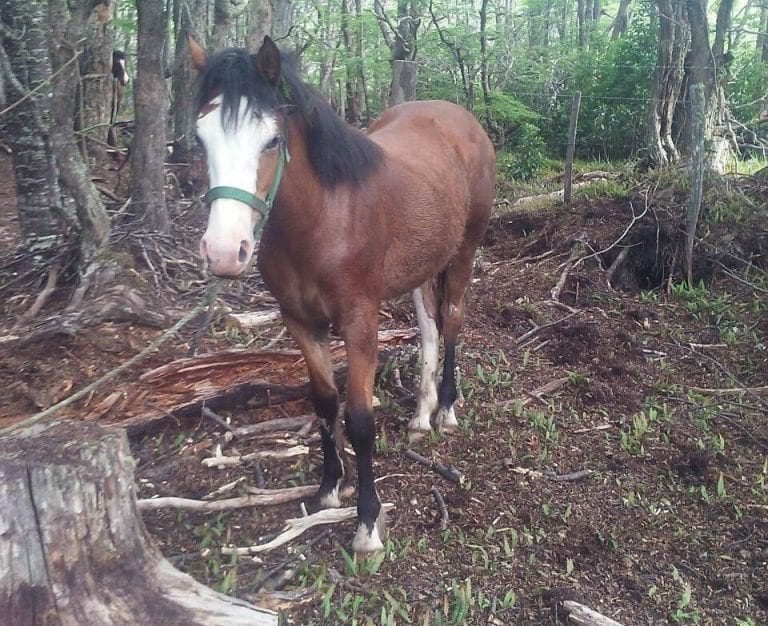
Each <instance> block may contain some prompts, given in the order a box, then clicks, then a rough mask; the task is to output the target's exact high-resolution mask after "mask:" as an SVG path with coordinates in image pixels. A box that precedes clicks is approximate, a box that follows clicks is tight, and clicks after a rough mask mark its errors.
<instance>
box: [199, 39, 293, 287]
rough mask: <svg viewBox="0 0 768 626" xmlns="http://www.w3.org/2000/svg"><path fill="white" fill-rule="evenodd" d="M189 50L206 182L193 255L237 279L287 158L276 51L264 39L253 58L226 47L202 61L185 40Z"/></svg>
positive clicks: (201, 53) (219, 273)
mask: <svg viewBox="0 0 768 626" xmlns="http://www.w3.org/2000/svg"><path fill="white" fill-rule="evenodd" d="M189 54H190V58H191V60H192V64H193V65H194V67H195V68H196V69H197V70H198V72H200V89H199V94H198V116H197V122H196V133H197V138H198V140H199V141H200V143H201V144H202V146H203V148H204V149H205V153H206V156H207V160H208V177H209V184H210V189H209V191H208V193H207V194H206V195H205V201H206V203H207V204H208V205H209V206H210V213H209V217H208V227H207V229H206V231H205V234H204V235H203V238H202V239H201V241H200V254H201V255H202V257H203V259H205V261H206V262H207V263H208V265H209V267H210V269H211V271H212V272H213V273H214V274H216V275H217V276H224V277H228V278H237V277H240V276H242V275H243V273H244V272H245V271H246V269H247V268H248V266H249V264H250V262H251V259H252V257H253V251H254V248H255V245H256V238H257V231H259V230H260V229H261V228H262V227H263V226H264V222H265V221H266V219H267V215H268V213H269V211H270V209H271V208H272V203H273V202H274V200H275V196H276V195H277V188H278V185H279V183H280V178H281V176H282V172H283V167H284V165H285V164H286V162H287V160H288V152H287V147H286V144H285V138H284V136H283V130H282V116H281V114H280V112H279V106H280V104H281V100H280V92H279V85H280V82H281V60H280V52H279V50H278V48H277V46H276V45H275V44H274V42H273V41H272V40H271V39H270V38H269V37H265V39H264V43H263V44H262V46H261V48H260V49H259V51H258V53H257V54H255V55H251V54H248V53H247V52H246V51H245V50H242V49H229V50H224V51H222V52H219V53H217V54H215V55H213V56H212V57H210V58H208V56H207V55H206V54H205V52H204V51H203V49H202V48H201V47H200V46H199V45H198V44H197V42H195V41H194V40H193V39H191V38H190V41H189Z"/></svg>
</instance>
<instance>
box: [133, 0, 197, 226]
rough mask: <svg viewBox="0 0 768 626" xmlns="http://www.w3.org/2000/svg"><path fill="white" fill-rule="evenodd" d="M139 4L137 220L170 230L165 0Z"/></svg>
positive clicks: (135, 158) (135, 95) (135, 161)
mask: <svg viewBox="0 0 768 626" xmlns="http://www.w3.org/2000/svg"><path fill="white" fill-rule="evenodd" d="M137 8H138V14H139V20H138V21H139V24H138V38H139V45H138V59H137V63H136V82H135V85H134V92H133V99H134V108H135V120H136V133H135V135H134V138H133V144H132V146H131V176H132V180H131V207H132V209H133V218H134V220H141V221H142V222H143V224H144V225H145V226H146V227H149V228H151V229H154V230H157V231H159V232H165V231H166V230H167V229H168V211H167V209H166V207H165V169H164V164H165V119H166V115H167V112H168V102H167V99H166V94H165V77H164V71H163V67H164V65H163V47H164V43H165V36H166V26H167V21H166V14H165V2H164V1H163V0H141V2H139V3H138V4H137ZM187 97H189V96H187Z"/></svg>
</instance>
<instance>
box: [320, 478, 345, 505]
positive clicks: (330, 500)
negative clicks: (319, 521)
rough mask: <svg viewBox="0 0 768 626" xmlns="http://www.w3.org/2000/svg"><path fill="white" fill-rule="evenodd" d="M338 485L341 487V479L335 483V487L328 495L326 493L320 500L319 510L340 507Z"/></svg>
mask: <svg viewBox="0 0 768 626" xmlns="http://www.w3.org/2000/svg"><path fill="white" fill-rule="evenodd" d="M339 485H341V479H340V480H339V481H338V482H337V483H336V486H335V487H334V488H333V490H332V491H331V492H330V493H327V494H325V495H324V496H322V497H321V498H320V502H319V504H320V508H321V509H338V508H339V507H340V506H341V499H340V498H339Z"/></svg>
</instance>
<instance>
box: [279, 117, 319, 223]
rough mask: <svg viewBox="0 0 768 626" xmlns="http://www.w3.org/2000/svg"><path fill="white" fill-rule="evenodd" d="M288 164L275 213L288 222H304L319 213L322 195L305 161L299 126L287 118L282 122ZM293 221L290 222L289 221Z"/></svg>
mask: <svg viewBox="0 0 768 626" xmlns="http://www.w3.org/2000/svg"><path fill="white" fill-rule="evenodd" d="M285 135H286V139H287V142H288V152H289V155H290V161H289V162H288V163H287V164H286V167H285V173H284V174H283V180H282V181H281V183H280V192H279V193H278V202H277V203H276V205H275V210H276V211H279V212H280V213H284V214H286V215H285V216H286V218H288V219H292V218H293V219H298V220H300V221H301V222H307V221H311V219H310V220H307V218H308V217H310V216H309V215H308V213H311V212H315V211H319V210H320V208H321V206H322V204H323V197H324V195H325V193H326V191H325V189H324V188H323V186H322V185H321V184H320V180H319V179H318V177H317V175H316V174H315V172H314V170H313V168H312V164H311V162H310V160H309V153H308V150H307V142H306V136H305V133H304V129H303V128H302V127H301V124H300V123H299V122H297V121H296V120H293V119H291V118H290V117H289V118H288V119H287V120H286V122H285ZM292 221H293V220H292Z"/></svg>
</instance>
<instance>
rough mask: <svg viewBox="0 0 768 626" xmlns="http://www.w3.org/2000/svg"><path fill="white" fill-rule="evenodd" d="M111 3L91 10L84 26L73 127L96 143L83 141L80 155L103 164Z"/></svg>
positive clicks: (108, 101) (108, 103) (109, 93)
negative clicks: (79, 81)
mask: <svg viewBox="0 0 768 626" xmlns="http://www.w3.org/2000/svg"><path fill="white" fill-rule="evenodd" d="M115 3H116V0H115V1H112V0H104V1H103V2H100V3H98V4H96V6H95V7H94V8H93V10H92V11H91V13H90V16H89V18H88V22H87V24H86V31H85V44H84V49H83V55H82V56H81V57H80V74H81V77H82V78H81V80H82V90H81V93H80V94H78V96H79V97H78V104H79V107H78V117H77V122H78V123H77V124H76V126H77V129H78V130H79V131H80V132H81V133H83V134H84V135H85V137H88V138H92V139H96V140H97V141H86V140H85V138H84V139H83V141H84V143H85V147H86V150H85V151H84V153H86V154H87V155H89V156H90V157H92V158H94V159H95V160H97V161H103V160H104V159H105V158H106V156H107V155H106V150H105V146H104V145H103V142H104V138H105V137H106V136H107V132H106V131H107V124H109V122H110V117H111V113H112V110H111V100H112V51H113V50H114V48H115V37H114V29H113V27H112V18H113V11H114V8H115Z"/></svg>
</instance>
